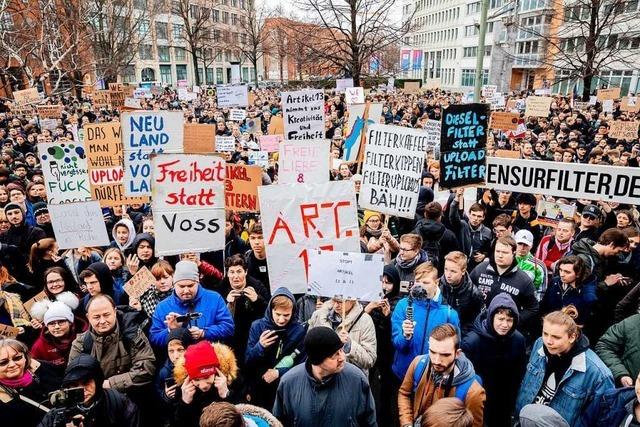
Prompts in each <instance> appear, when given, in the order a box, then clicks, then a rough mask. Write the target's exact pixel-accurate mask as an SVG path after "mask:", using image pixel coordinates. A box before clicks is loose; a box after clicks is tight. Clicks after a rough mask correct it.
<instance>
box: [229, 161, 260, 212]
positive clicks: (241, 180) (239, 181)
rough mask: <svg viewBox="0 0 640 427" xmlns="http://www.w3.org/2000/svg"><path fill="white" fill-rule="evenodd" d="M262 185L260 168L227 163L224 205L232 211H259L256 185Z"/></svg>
mask: <svg viewBox="0 0 640 427" xmlns="http://www.w3.org/2000/svg"><path fill="white" fill-rule="evenodd" d="M261 185H262V168H261V167H259V166H245V165H234V164H229V163H228V164H227V177H226V181H225V192H224V198H225V206H226V208H227V209H228V210H232V211H234V212H260V203H258V187H259V186H261Z"/></svg>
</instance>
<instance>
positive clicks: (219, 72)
mask: <svg viewBox="0 0 640 427" xmlns="http://www.w3.org/2000/svg"><path fill="white" fill-rule="evenodd" d="M222 83H224V79H223V74H222V68H216V84H219V85H221V84H222Z"/></svg>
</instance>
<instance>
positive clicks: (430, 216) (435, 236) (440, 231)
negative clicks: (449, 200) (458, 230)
mask: <svg viewBox="0 0 640 427" xmlns="http://www.w3.org/2000/svg"><path fill="white" fill-rule="evenodd" d="M441 221H442V205H440V203H438V202H431V203H428V204H427V205H426V206H425V208H424V219H421V220H419V221H418V222H417V223H416V228H415V230H414V233H415V234H419V235H420V236H421V237H422V249H423V250H424V251H425V252H426V253H427V259H428V260H429V262H431V263H432V264H434V265H435V266H436V267H437V268H438V271H442V270H443V267H444V257H445V255H446V254H448V253H450V252H452V251H457V250H459V249H460V248H459V246H458V241H457V240H456V237H455V235H454V234H453V232H452V231H451V230H449V229H447V228H446V227H445V226H444V225H443V224H442V222H441Z"/></svg>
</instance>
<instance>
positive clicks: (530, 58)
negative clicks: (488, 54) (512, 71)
mask: <svg viewBox="0 0 640 427" xmlns="http://www.w3.org/2000/svg"><path fill="white" fill-rule="evenodd" d="M543 61H544V55H543V54H541V53H516V54H515V55H514V60H513V66H514V67H516V68H540V67H541V66H542V62H543Z"/></svg>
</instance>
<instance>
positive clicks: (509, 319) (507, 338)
mask: <svg viewBox="0 0 640 427" xmlns="http://www.w3.org/2000/svg"><path fill="white" fill-rule="evenodd" d="M518 320H519V313H518V307H517V306H516V304H515V303H514V302H513V299H512V298H511V296H509V294H507V293H501V294H498V295H497V296H496V297H495V298H494V299H493V301H491V304H489V308H488V309H487V310H486V311H484V312H483V313H481V314H480V315H479V316H478V317H477V318H476V320H475V322H474V324H473V328H472V329H471V331H470V332H469V333H468V334H467V335H466V336H465V337H464V338H463V340H462V351H464V354H465V356H467V358H468V359H469V360H470V361H471V363H473V366H474V368H475V371H476V373H477V374H478V375H479V376H480V378H482V385H483V387H484V389H485V391H486V393H487V404H486V406H485V409H484V419H485V424H486V425H488V426H491V427H508V426H510V425H511V411H512V410H513V407H514V405H515V403H516V396H517V394H518V387H519V386H520V381H522V377H523V376H524V369H525V366H526V364H527V354H526V342H525V338H524V336H523V335H522V334H521V333H520V332H518V330H517V329H516V328H517V327H518Z"/></svg>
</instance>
